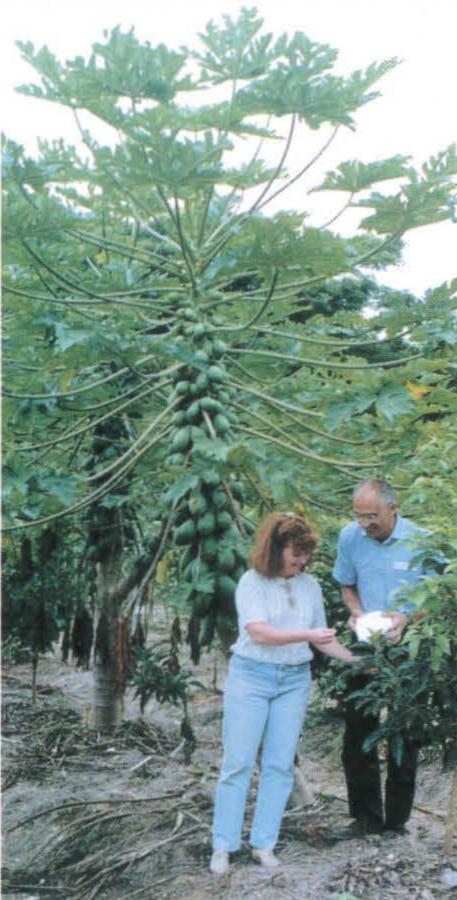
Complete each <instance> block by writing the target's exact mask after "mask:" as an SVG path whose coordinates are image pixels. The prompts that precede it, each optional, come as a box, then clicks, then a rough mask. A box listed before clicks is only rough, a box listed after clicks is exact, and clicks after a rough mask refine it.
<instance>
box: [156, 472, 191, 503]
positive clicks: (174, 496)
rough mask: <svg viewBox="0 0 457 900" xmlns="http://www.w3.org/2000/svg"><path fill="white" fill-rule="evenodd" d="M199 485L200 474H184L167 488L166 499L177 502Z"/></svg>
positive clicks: (169, 501)
mask: <svg viewBox="0 0 457 900" xmlns="http://www.w3.org/2000/svg"><path fill="white" fill-rule="evenodd" d="M197 485H198V475H183V477H182V478H178V479H177V481H175V482H173V484H172V485H171V487H170V488H169V489H168V490H167V492H166V494H165V496H164V499H165V500H166V501H167V502H168V503H170V504H172V503H177V502H178V501H179V500H181V498H182V497H185V495H186V494H188V493H189V491H192V490H193V489H194V488H196V487H197Z"/></svg>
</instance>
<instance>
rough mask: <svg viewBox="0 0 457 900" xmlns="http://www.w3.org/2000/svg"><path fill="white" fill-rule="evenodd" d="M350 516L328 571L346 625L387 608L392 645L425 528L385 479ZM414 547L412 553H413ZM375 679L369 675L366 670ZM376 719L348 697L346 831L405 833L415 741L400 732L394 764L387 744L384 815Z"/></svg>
mask: <svg viewBox="0 0 457 900" xmlns="http://www.w3.org/2000/svg"><path fill="white" fill-rule="evenodd" d="M354 517H355V521H354V522H352V523H351V524H350V525H346V527H345V528H343V529H342V531H341V533H340V536H339V540H338V553H337V558H336V561H335V565H334V568H333V576H334V578H335V579H336V580H337V581H338V582H339V583H340V585H341V594H342V599H343V602H344V603H345V605H346V606H347V608H348V610H349V614H350V615H349V623H348V624H349V626H350V628H352V629H354V628H355V624H356V621H357V619H358V618H359V616H361V615H363V614H364V613H367V612H373V611H375V610H377V611H381V612H387V611H388V613H389V616H390V618H391V619H392V626H391V628H390V629H389V631H388V632H387V639H388V641H389V642H390V643H391V644H397V643H398V642H399V641H400V640H401V638H402V635H403V632H404V630H405V628H406V625H407V623H408V612H409V611H410V610H411V606H410V605H408V604H407V603H405V604H403V605H400V606H399V605H398V604H399V602H400V598H401V591H402V588H403V587H404V585H405V583H407V584H409V585H414V584H416V583H417V582H418V581H419V580H420V578H421V576H422V571H421V569H420V568H419V567H414V563H413V560H414V555H415V551H414V548H413V546H412V545H413V543H414V538H415V537H417V536H418V535H419V534H425V533H426V532H425V531H424V529H421V528H418V527H417V526H416V525H414V523H413V522H411V521H410V520H409V519H404V518H403V517H402V516H400V515H399V513H398V511H397V504H396V500H395V494H394V491H393V489H392V486H391V485H390V484H389V483H388V482H387V481H381V480H379V479H375V478H370V479H367V480H366V481H362V482H361V483H360V484H359V485H358V486H357V487H356V489H355V491H354ZM416 553H417V551H416ZM371 677H373V676H371ZM369 678H370V676H367V675H359V676H356V677H355V678H354V679H353V681H352V683H351V690H360V689H363V687H364V686H365V685H366V684H367V683H368V680H369ZM377 721H378V720H377V717H376V716H373V715H367V714H364V712H363V711H362V710H360V709H356V708H355V704H354V703H351V702H348V704H347V712H346V727H345V733H344V739H343V754H342V761H343V766H344V772H345V777H346V784H347V791H348V801H349V812H350V815H351V816H352V818H353V819H354V820H355V821H354V822H353V824H352V825H351V826H350V828H349V829H347V835H341V836H351V835H353V836H359V835H365V834H377V833H380V832H381V831H384V830H388V831H390V832H391V833H395V832H396V833H403V832H404V831H405V830H406V829H405V827H404V826H405V823H406V822H407V821H408V818H409V815H410V813H411V808H412V804H413V798H414V788H415V778H416V767H417V754H418V746H417V744H416V743H414V742H412V741H411V740H410V739H409V738H408V735H406V734H404V735H403V736H402V737H403V740H404V745H403V755H402V759H401V762H400V763H398V761H396V759H395V758H394V755H393V753H392V752H391V748H390V746H389V752H388V760H387V780H386V792H385V815H384V813H383V800H382V788H381V775H380V766H379V759H378V753H377V749H376V747H374V748H373V749H372V750H370V751H369V752H365V751H364V750H363V749H362V745H363V742H364V740H365V738H366V737H367V736H368V735H369V734H370V732H372V731H374V729H375V728H376V725H377Z"/></svg>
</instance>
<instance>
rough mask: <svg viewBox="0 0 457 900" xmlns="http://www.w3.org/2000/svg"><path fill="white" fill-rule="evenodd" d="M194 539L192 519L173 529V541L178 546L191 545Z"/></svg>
mask: <svg viewBox="0 0 457 900" xmlns="http://www.w3.org/2000/svg"><path fill="white" fill-rule="evenodd" d="M194 537H195V523H194V522H193V520H192V519H187V521H186V522H183V524H182V525H179V527H178V528H175V532H174V539H175V543H176V544H178V545H179V546H182V545H185V544H191V543H192V541H193V539H194Z"/></svg>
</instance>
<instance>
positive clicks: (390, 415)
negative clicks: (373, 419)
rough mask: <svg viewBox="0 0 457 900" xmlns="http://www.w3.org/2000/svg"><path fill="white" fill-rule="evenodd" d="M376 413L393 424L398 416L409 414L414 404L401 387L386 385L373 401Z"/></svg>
mask: <svg viewBox="0 0 457 900" xmlns="http://www.w3.org/2000/svg"><path fill="white" fill-rule="evenodd" d="M375 405H376V410H377V412H378V413H379V414H380V415H382V416H384V418H385V419H387V421H388V422H393V421H394V420H395V419H396V418H397V417H398V416H401V415H406V414H407V413H410V412H411V411H412V409H413V408H414V404H413V402H412V400H411V397H410V396H409V394H408V392H407V390H406V388H405V387H404V386H403V385H395V384H393V385H387V386H386V387H385V388H383V390H382V391H381V393H380V394H378V396H377V397H376V401H375Z"/></svg>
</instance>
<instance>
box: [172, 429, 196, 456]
mask: <svg viewBox="0 0 457 900" xmlns="http://www.w3.org/2000/svg"><path fill="white" fill-rule="evenodd" d="M191 440H192V439H191V431H190V427H189V426H188V425H185V426H183V428H179V429H178V431H176V432H175V434H174V437H173V440H172V442H171V449H172V450H173V452H174V453H184V452H185V451H186V450H188V449H189V447H190V445H191Z"/></svg>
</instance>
